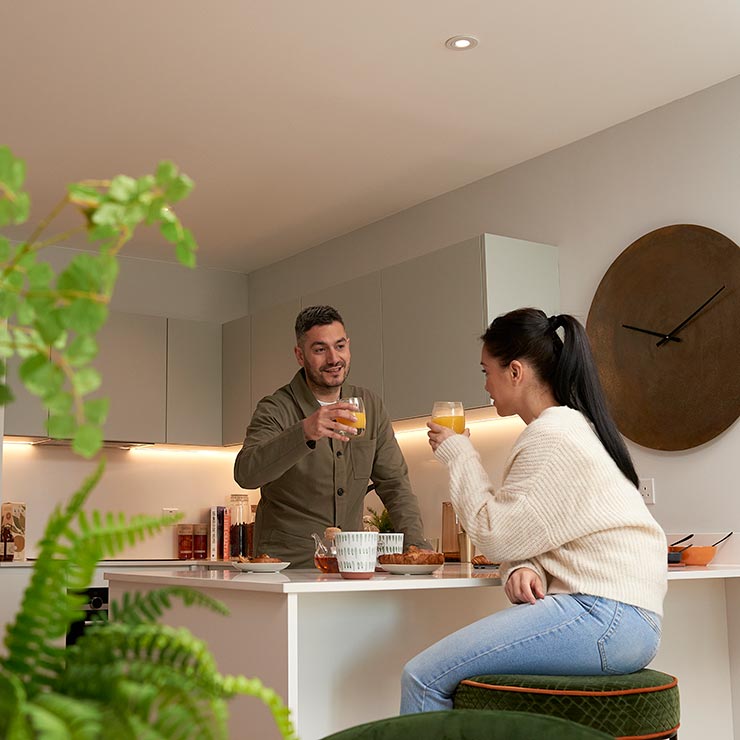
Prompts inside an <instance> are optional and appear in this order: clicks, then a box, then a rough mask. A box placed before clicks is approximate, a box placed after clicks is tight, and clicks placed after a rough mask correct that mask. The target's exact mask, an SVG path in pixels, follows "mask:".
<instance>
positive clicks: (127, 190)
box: [108, 175, 137, 203]
mask: <svg viewBox="0 0 740 740" xmlns="http://www.w3.org/2000/svg"><path fill="white" fill-rule="evenodd" d="M108 195H109V196H110V197H111V198H113V200H117V201H118V202H119V203H128V202H129V201H130V200H131V198H133V197H134V196H136V195H137V187H136V180H134V178H133V177H129V176H128V175H118V176H117V177H114V178H113V181H112V182H111V184H110V188H109V189H108Z"/></svg>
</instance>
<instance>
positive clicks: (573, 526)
mask: <svg viewBox="0 0 740 740" xmlns="http://www.w3.org/2000/svg"><path fill="white" fill-rule="evenodd" d="M436 456H437V458H439V459H440V460H442V461H443V462H445V463H446V464H447V465H448V467H449V471H450V491H451V497H452V504H453V506H454V508H455V511H456V512H457V514H458V516H459V517H460V520H461V522H462V524H463V526H464V527H465V529H466V531H467V532H468V534H469V535H470V539H471V540H472V541H473V542H474V543H475V545H476V546H477V548H478V550H479V551H480V552H481V553H482V554H484V555H485V556H486V557H488V558H489V559H490V560H493V561H494V562H501V563H502V566H501V576H502V580H503V581H504V582H505V581H506V579H508V577H509V575H510V574H511V573H512V572H513V571H514V570H516V569H517V568H521V567H524V566H526V567H528V568H532V569H533V570H534V571H536V572H537V573H539V575H540V578H541V579H542V583H543V586H545V584H546V591H547V593H585V594H591V595H593V596H603V597H606V598H609V599H614V600H616V601H622V602H624V603H627V604H633V605H635V606H640V607H643V608H645V609H649V610H650V611H653V612H656V613H658V614H662V613H663V597H664V595H665V592H666V586H667V580H666V578H667V566H666V540H665V535H664V534H663V530H662V529H661V528H660V527H659V526H658V524H657V522H656V521H655V520H654V519H653V518H652V516H650V514H649V513H648V511H647V509H646V507H645V504H644V503H643V501H642V498H641V497H640V494H639V493H638V492H637V489H636V488H635V487H634V486H633V485H632V483H630V481H628V480H627V478H625V477H624V475H622V473H621V471H620V470H619V468H618V467H617V465H616V463H615V462H614V461H613V460H612V459H611V457H610V456H609V453H607V451H606V450H605V449H604V446H603V445H602V444H601V441H600V440H599V438H598V437H597V436H596V434H595V433H594V431H593V430H592V428H591V425H590V424H589V422H588V421H587V419H586V418H585V417H584V416H583V414H581V413H580V412H579V411H576V410H574V409H571V408H568V407H567V406H554V407H550V408H548V409H546V410H545V411H544V412H542V413H541V414H540V416H539V417H538V418H536V419H535V420H534V421H532V422H531V423H530V424H529V425H528V426H527V428H526V429H525V430H524V431H523V432H522V433H521V435H519V438H518V439H517V441H516V442H515V443H514V447H513V449H512V451H511V454H510V455H509V458H508V460H507V462H506V466H505V468H504V482H503V485H502V486H501V488H499V489H498V490H494V488H493V486H492V485H491V482H490V480H489V478H488V476H487V475H486V472H485V470H484V469H483V466H482V465H481V460H480V456H479V455H478V453H477V452H476V451H475V449H474V448H473V445H472V444H471V443H470V440H469V439H468V438H467V437H465V436H463V435H455V436H453V437H448V438H447V439H446V440H445V441H444V442H443V443H442V444H441V445H440V446H439V447H438V448H437V451H436Z"/></svg>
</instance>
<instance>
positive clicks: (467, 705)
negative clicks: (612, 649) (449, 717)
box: [454, 669, 680, 740]
mask: <svg viewBox="0 0 740 740" xmlns="http://www.w3.org/2000/svg"><path fill="white" fill-rule="evenodd" d="M454 707H455V709H489V710H490V709H495V710H507V711H517V712H532V713H534V714H545V715H548V716H550V717H561V718H563V719H569V720H571V721H573V722H578V723H579V724H581V725H586V726H587V727H592V728H594V729H596V730H600V731H601V732H605V733H606V734H607V735H611V736H612V737H616V738H618V740H632V739H636V738H650V740H658V739H659V738H676V737H678V725H679V718H680V707H679V699H678V681H677V680H676V679H675V678H674V677H673V676H669V675H668V674H667V673H660V672H659V671H652V670H648V669H644V670H642V671H637V672H636V673H628V674H626V675H624V676H530V675H522V676H517V675H508V674H505V675H494V676H490V675H487V676H471V677H470V678H468V679H466V680H464V681H461V682H460V684H459V685H458V687H457V691H456V692H455V697H454Z"/></svg>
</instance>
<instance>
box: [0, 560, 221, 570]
mask: <svg viewBox="0 0 740 740" xmlns="http://www.w3.org/2000/svg"><path fill="white" fill-rule="evenodd" d="M206 563H210V561H208V560H177V559H176V558H162V559H161V560H100V561H99V562H98V564H97V566H96V567H98V568H174V567H175V566H180V565H187V566H190V565H198V566H201V565H205V564H206ZM35 564H36V558H30V559H28V560H13V561H12V562H10V563H0V568H33V566H34V565H35ZM210 564H211V565H212V566H218V565H219V561H213V562H212V563H210ZM221 565H223V563H221Z"/></svg>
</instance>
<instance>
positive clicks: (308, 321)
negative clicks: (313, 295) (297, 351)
mask: <svg viewBox="0 0 740 740" xmlns="http://www.w3.org/2000/svg"><path fill="white" fill-rule="evenodd" d="M335 321H337V322H339V323H340V324H341V325H342V326H344V319H343V318H342V317H341V316H340V315H339V311H337V309H336V308H334V307H333V306H308V307H307V308H304V309H303V310H302V311H301V312H300V313H299V314H298V316H296V320H295V340H296V342H298V343H299V344H300V341H301V339H303V337H304V336H305V335H306V332H308V331H309V330H311V329H313V327H314V326H327V325H328V324H333V323H334V322H335Z"/></svg>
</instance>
